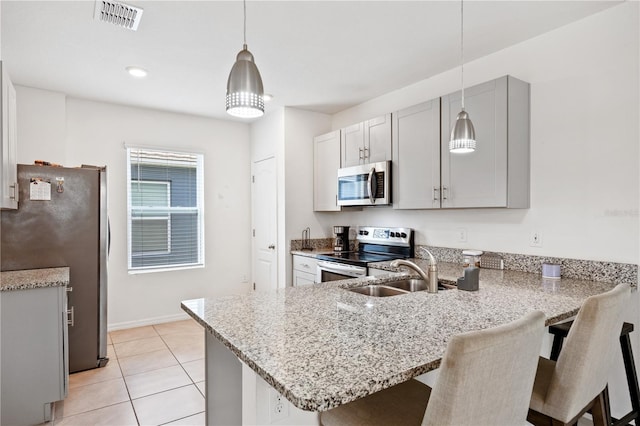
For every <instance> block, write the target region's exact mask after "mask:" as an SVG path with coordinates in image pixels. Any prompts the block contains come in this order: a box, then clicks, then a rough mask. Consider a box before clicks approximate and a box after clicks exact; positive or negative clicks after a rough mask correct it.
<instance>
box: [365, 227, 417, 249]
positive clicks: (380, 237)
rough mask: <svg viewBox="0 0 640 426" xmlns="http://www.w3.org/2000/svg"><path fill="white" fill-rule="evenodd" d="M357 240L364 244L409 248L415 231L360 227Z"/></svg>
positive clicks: (409, 229)
mask: <svg viewBox="0 0 640 426" xmlns="http://www.w3.org/2000/svg"><path fill="white" fill-rule="evenodd" d="M356 239H357V240H358V241H359V242H362V243H371V244H383V245H393V246H403V247H409V246H410V245H411V243H412V241H413V229H411V228H379V227H375V226H359V227H358V233H357V236H356Z"/></svg>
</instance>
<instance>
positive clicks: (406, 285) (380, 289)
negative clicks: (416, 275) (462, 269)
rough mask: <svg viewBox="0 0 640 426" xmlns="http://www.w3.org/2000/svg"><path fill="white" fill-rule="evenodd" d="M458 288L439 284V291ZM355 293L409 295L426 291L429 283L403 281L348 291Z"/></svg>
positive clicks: (413, 280) (414, 280)
mask: <svg viewBox="0 0 640 426" xmlns="http://www.w3.org/2000/svg"><path fill="white" fill-rule="evenodd" d="M452 288H456V287H455V286H454V285H451V284H446V283H443V282H441V281H439V282H438V290H449V289H452ZM347 290H349V291H352V292H354V293H360V294H364V295H366V296H373V297H389V296H398V295H400V294H409V293H413V292H415V291H426V290H427V283H426V282H425V281H424V280H420V279H412V280H402V281H391V282H388V283H384V285H376V284H371V285H366V286H364V287H355V288H349V289H347Z"/></svg>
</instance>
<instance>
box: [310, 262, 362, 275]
mask: <svg viewBox="0 0 640 426" xmlns="http://www.w3.org/2000/svg"><path fill="white" fill-rule="evenodd" d="M317 265H318V268H319V269H321V270H323V271H327V272H333V273H336V274H359V275H365V274H366V272H364V270H365V268H362V267H361V266H351V265H343V264H336V263H335V262H324V261H318V263H317ZM363 272H364V273H363Z"/></svg>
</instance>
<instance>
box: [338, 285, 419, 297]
mask: <svg viewBox="0 0 640 426" xmlns="http://www.w3.org/2000/svg"><path fill="white" fill-rule="evenodd" d="M349 290H350V291H353V292H354V293H360V294H365V295H367V296H373V297H388V296H397V295H399V294H407V292H406V291H404V290H399V289H397V288H392V287H387V286H384V285H366V286H364V287H356V288H350V289H349Z"/></svg>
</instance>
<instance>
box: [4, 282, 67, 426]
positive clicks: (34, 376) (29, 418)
mask: <svg viewBox="0 0 640 426" xmlns="http://www.w3.org/2000/svg"><path fill="white" fill-rule="evenodd" d="M65 289H66V287H44V288H36V289H28V290H15V291H7V292H4V293H3V294H2V318H1V321H0V324H1V327H2V366H1V368H2V418H1V419H0V423H2V424H39V423H43V422H46V421H50V420H51V414H52V413H51V404H50V403H52V402H55V401H60V400H62V399H64V398H65V396H66V395H67V393H66V392H67V387H66V380H67V377H68V373H67V362H68V358H67V355H68V353H67V352H66V347H67V346H65V345H66V344H67V341H66V333H67V330H66V329H67V323H66V319H67V314H66V305H65V300H66V297H67V296H66V292H65Z"/></svg>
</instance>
